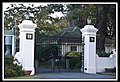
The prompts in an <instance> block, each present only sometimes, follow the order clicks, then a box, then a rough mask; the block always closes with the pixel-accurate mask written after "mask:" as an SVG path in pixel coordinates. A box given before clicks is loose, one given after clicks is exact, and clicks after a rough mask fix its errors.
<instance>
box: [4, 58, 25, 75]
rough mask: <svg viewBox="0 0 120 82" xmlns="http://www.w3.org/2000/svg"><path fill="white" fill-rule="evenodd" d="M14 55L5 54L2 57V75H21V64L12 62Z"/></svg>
mask: <svg viewBox="0 0 120 82" xmlns="http://www.w3.org/2000/svg"><path fill="white" fill-rule="evenodd" d="M14 61H15V60H14V57H13V56H5V58H4V64H5V68H4V71H5V72H4V76H5V77H17V76H23V70H22V66H19V65H17V64H14V63H13V62H14Z"/></svg>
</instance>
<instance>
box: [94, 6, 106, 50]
mask: <svg viewBox="0 0 120 82" xmlns="http://www.w3.org/2000/svg"><path fill="white" fill-rule="evenodd" d="M106 22H107V6H106V5H98V11H97V19H96V24H95V27H96V28H98V32H97V46H96V47H97V51H98V52H99V51H105V46H104V44H105V37H106V36H107V25H106Z"/></svg>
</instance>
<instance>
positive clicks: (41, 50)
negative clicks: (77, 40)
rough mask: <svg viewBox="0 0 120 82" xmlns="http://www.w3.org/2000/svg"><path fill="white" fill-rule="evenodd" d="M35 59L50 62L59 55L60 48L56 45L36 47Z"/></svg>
mask: <svg viewBox="0 0 120 82" xmlns="http://www.w3.org/2000/svg"><path fill="white" fill-rule="evenodd" d="M35 52H36V54H35V58H36V59H37V60H39V61H48V60H49V59H50V58H53V57H56V56H57V55H58V46H57V45H55V44H44V45H41V44H40V45H36V51H35Z"/></svg>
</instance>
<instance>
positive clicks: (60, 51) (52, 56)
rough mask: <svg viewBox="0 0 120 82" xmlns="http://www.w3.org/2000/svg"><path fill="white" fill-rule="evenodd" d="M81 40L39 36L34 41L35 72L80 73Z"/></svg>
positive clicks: (82, 51)
mask: <svg viewBox="0 0 120 82" xmlns="http://www.w3.org/2000/svg"><path fill="white" fill-rule="evenodd" d="M83 44H84V40H82V38H71V37H53V36H39V37H36V39H35V72H36V73H42V72H81V71H82V70H81V69H82V68H84V65H83V63H84V61H83V58H84V55H83V53H84V48H83V46H84V45H83Z"/></svg>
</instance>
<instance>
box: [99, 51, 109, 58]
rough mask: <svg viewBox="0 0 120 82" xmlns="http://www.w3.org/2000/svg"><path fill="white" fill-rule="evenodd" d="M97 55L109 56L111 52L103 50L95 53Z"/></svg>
mask: <svg viewBox="0 0 120 82" xmlns="http://www.w3.org/2000/svg"><path fill="white" fill-rule="evenodd" d="M97 54H98V56H99V57H109V56H110V55H111V53H106V52H104V51H101V52H98V53H97Z"/></svg>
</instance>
